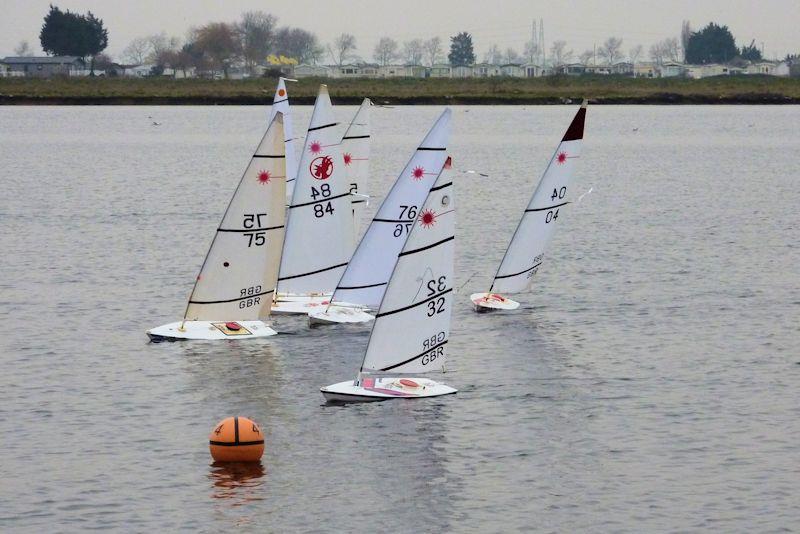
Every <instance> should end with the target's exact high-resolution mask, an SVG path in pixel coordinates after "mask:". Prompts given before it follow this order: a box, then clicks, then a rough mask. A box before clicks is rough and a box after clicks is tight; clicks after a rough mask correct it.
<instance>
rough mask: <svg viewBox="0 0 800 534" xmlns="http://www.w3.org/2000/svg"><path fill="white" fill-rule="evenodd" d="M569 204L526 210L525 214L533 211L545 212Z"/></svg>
mask: <svg viewBox="0 0 800 534" xmlns="http://www.w3.org/2000/svg"><path fill="white" fill-rule="evenodd" d="M567 204H569V202H562V203H561V204H556V205H555V206H547V207H546V208H530V209H527V210H525V213H529V212H531V211H545V210H552V209H556V208H560V207H561V206H566V205H567Z"/></svg>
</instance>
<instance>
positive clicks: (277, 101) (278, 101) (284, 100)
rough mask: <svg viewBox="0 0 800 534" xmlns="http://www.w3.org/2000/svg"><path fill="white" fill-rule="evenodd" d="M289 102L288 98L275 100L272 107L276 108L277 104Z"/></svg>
mask: <svg viewBox="0 0 800 534" xmlns="http://www.w3.org/2000/svg"><path fill="white" fill-rule="evenodd" d="M287 100H289V97H288V96H287V97H286V98H281V99H280V100H273V101H272V105H273V106H274V105H275V104H280V103H281V102H286V101H287Z"/></svg>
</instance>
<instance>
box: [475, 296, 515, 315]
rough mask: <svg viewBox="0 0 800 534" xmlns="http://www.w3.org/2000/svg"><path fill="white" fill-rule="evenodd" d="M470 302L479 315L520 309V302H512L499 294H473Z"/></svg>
mask: <svg viewBox="0 0 800 534" xmlns="http://www.w3.org/2000/svg"><path fill="white" fill-rule="evenodd" d="M469 300H471V301H472V304H473V305H474V307H475V311H476V312H478V313H483V312H490V311H501V310H516V309H517V308H519V302H517V301H516V300H511V299H510V298H506V297H504V296H502V295H499V294H497V293H473V294H472V295H470V296H469Z"/></svg>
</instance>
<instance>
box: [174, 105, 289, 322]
mask: <svg viewBox="0 0 800 534" xmlns="http://www.w3.org/2000/svg"><path fill="white" fill-rule="evenodd" d="M283 125H284V117H283V114H281V113H276V114H275V117H274V118H273V119H272V121H271V122H270V125H269V128H268V129H267V132H266V134H265V135H264V138H263V139H262V140H261V143H260V144H259V146H258V149H257V150H256V152H255V154H254V155H253V157H252V158H251V160H250V164H249V165H248V166H247V170H245V172H244V176H242V179H241V181H240V182H239V186H238V187H237V188H236V191H235V192H234V194H233V198H232V199H231V202H230V204H229V205H228V209H227V210H226V211H225V215H224V216H223V218H222V223H220V226H219V229H218V230H217V233H216V235H215V236H214V240H213V241H212V243H211V248H210V249H209V251H208V254H207V256H206V259H205V261H204V262H203V266H202V267H201V269H200V274H199V275H198V277H197V281H196V282H195V286H194V290H193V291H192V295H191V297H190V298H189V305H188V306H187V308H186V314H185V316H184V318H185V319H187V320H190V321H249V320H257V319H261V320H263V319H265V318H266V317H267V316H269V313H270V306H271V304H272V297H273V288H274V287H275V282H276V280H277V278H278V263H279V261H280V254H281V248H282V247H283V234H284V228H283V221H284V218H285V215H286V168H285V163H284V162H285V157H284V146H285V145H284V135H285V131H284V128H283Z"/></svg>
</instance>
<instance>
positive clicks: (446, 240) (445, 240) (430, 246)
mask: <svg viewBox="0 0 800 534" xmlns="http://www.w3.org/2000/svg"><path fill="white" fill-rule="evenodd" d="M455 238H456V236H454V235H451V236H450V237H448V238H445V239H442V240H441V241H437V242H436V243H431V244H430V245H428V246H425V247H420V248H415V249H414V250H406V251H405V252H401V253H400V254H398V256H397V257H398V258H399V257H400V256H407V255H409V254H416V253H417V252H422V251H423V250H428V249H429V248H433V247H438V246H439V245H441V244H443V243H447V242H448V241H452V240H453V239H455Z"/></svg>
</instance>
